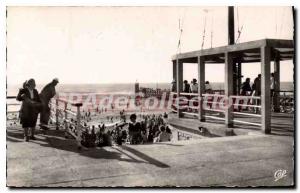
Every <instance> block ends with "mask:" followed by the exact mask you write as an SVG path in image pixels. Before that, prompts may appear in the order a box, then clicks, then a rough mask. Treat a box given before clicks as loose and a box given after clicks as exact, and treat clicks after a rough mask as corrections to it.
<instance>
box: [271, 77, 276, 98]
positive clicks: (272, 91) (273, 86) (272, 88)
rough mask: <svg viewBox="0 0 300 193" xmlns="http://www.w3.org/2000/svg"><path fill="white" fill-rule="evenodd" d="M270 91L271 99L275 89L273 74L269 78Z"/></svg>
mask: <svg viewBox="0 0 300 193" xmlns="http://www.w3.org/2000/svg"><path fill="white" fill-rule="evenodd" d="M270 82H271V85H270V89H271V98H273V96H274V89H275V78H274V73H271V78H270Z"/></svg>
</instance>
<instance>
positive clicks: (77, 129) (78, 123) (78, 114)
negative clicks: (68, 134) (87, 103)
mask: <svg viewBox="0 0 300 193" xmlns="http://www.w3.org/2000/svg"><path fill="white" fill-rule="evenodd" d="M81 105H82V104H76V105H75V106H76V107H77V114H76V121H77V124H76V131H77V132H76V133H77V145H78V148H79V149H81V148H82V145H81V140H82V136H81V135H82V130H81V114H80V107H81Z"/></svg>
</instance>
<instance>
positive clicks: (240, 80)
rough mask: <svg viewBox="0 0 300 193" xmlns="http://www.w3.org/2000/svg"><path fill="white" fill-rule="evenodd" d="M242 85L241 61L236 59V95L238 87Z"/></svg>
mask: <svg viewBox="0 0 300 193" xmlns="http://www.w3.org/2000/svg"><path fill="white" fill-rule="evenodd" d="M241 86H242V63H241V62H240V61H238V63H237V88H236V89H237V95H240V89H241Z"/></svg>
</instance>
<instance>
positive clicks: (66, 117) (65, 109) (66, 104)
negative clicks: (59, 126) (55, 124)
mask: <svg viewBox="0 0 300 193" xmlns="http://www.w3.org/2000/svg"><path fill="white" fill-rule="evenodd" d="M64 105H65V106H64V112H65V120H64V123H65V138H67V137H68V121H67V120H68V113H67V107H68V103H67V102H65V103H64Z"/></svg>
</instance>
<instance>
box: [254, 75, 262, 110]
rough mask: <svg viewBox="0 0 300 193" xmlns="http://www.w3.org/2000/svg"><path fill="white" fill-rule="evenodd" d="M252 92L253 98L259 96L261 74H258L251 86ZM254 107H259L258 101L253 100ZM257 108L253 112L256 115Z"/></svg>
mask: <svg viewBox="0 0 300 193" xmlns="http://www.w3.org/2000/svg"><path fill="white" fill-rule="evenodd" d="M252 92H254V96H260V95H261V74H259V75H258V76H257V77H256V78H255V80H254V83H253V85H252ZM254 104H255V105H260V100H257V99H255V100H254ZM258 111H259V108H254V112H255V113H258Z"/></svg>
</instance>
